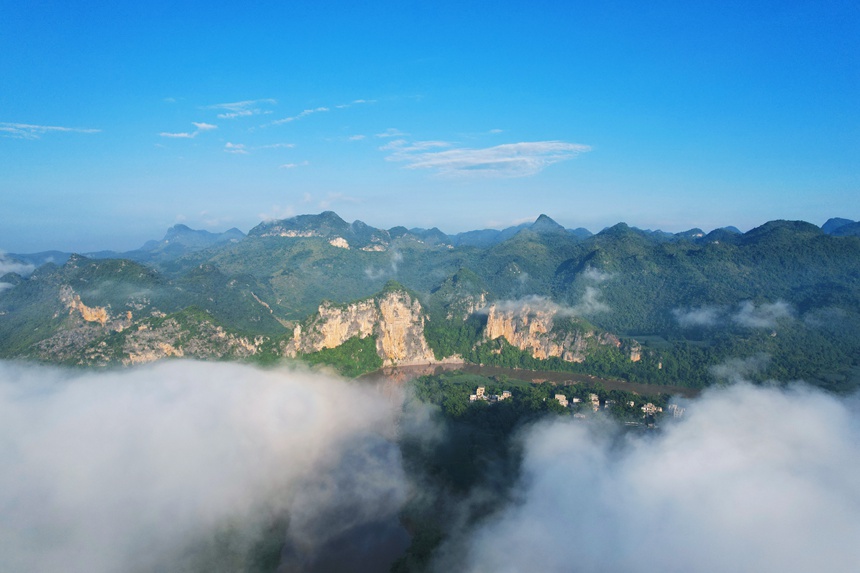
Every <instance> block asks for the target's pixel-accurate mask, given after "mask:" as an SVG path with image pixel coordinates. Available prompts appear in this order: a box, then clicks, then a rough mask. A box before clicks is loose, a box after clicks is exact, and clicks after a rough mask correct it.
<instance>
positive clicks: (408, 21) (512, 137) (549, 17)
mask: <svg viewBox="0 0 860 573" xmlns="http://www.w3.org/2000/svg"><path fill="white" fill-rule="evenodd" d="M117 4H120V5H117ZM367 4H368V5H365V3H354V2H325V1H322V2H313V3H311V2H302V3H297V2H264V3H256V4H255V5H254V6H253V7H246V6H240V5H235V4H229V5H228V4H225V5H223V6H221V5H217V4H216V5H213V4H212V3H210V2H196V3H195V2H163V3H161V2H147V3H133V4H132V3H116V2H68V1H67V2H38V1H30V2H13V1H11V0H0V14H2V18H0V78H2V79H0V213H2V216H0V248H2V249H4V250H7V251H12V252H30V251H37V250H43V249H49V248H58V249H63V250H73V251H88V250H97V249H129V248H134V247H137V246H139V245H140V244H142V243H143V242H144V241H145V240H148V239H152V238H160V237H161V236H162V235H163V234H164V232H165V230H166V229H167V228H168V227H169V226H171V225H173V224H176V223H179V222H181V223H185V224H187V225H189V226H191V227H192V228H206V229H209V230H213V231H220V230H226V229H228V228H230V227H234V226H235V227H238V228H239V229H241V230H243V231H247V230H248V229H250V228H251V227H252V226H254V225H255V224H257V223H258V222H259V221H260V220H262V219H265V218H281V217H286V216H291V215H295V214H301V213H316V212H319V211H322V210H325V209H331V210H334V211H336V212H338V213H339V214H340V215H341V216H342V217H344V218H345V219H347V220H350V221H351V220H354V219H361V220H363V221H365V222H366V223H368V224H370V225H373V226H377V227H391V226H394V225H406V226H410V227H411V226H422V227H430V226H438V227H440V228H441V229H442V230H444V231H447V232H458V231H464V230H468V229H477V228H486V227H497V228H499V227H504V226H508V225H511V224H515V223H518V222H522V221H523V220H527V219H534V218H536V217H537V216H538V215H539V214H540V213H547V214H548V215H550V216H551V217H553V218H554V219H556V220H557V221H559V222H560V223H562V224H564V225H565V226H568V227H579V226H584V227H587V228H589V229H591V230H592V231H598V230H600V229H601V228H603V227H605V226H607V225H612V224H615V223H617V222H619V221H625V222H627V223H629V224H631V225H634V226H638V227H641V228H662V229H664V230H669V231H680V230H684V229H687V228H691V227H702V228H704V229H706V230H710V229H712V228H715V227H719V226H724V225H736V226H738V227H740V228H742V229H748V228H751V227H754V226H757V225H759V224H761V223H764V222H765V221H768V220H772V219H780V218H783V219H804V220H807V221H810V222H813V223H816V224H821V223H823V222H824V221H825V220H826V219H827V218H829V217H831V216H842V217H847V218H851V219H855V220H856V219H860V201H858V197H860V193H858V191H860V105H858V102H860V34H858V30H860V7H858V4H857V3H856V2H848V1H845V2H840V1H832V2H831V1H826V0H825V1H814V2H813V1H810V2H786V1H782V2H749V1H747V2H720V3H699V2H660V1H656V2H648V3H644V2H638V1H636V2H624V1H621V2H606V3H593V2H590V3H582V2H534V1H532V2H503V1H496V2H470V3H465V4H464V3H461V2H456V3H455V2H435V3H424V2H408V1H399V2H370V3H367Z"/></svg>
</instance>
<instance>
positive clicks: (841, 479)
mask: <svg viewBox="0 0 860 573" xmlns="http://www.w3.org/2000/svg"><path fill="white" fill-rule="evenodd" d="M685 405H686V406H687V411H686V413H685V417H684V418H683V419H681V420H680V421H679V422H678V423H675V424H670V425H668V426H667V427H665V428H664V429H663V430H662V431H661V432H655V433H653V434H651V435H648V436H637V435H627V436H624V437H622V436H619V435H618V434H617V433H614V432H612V431H609V429H608V428H606V427H605V426H601V427H599V428H598V427H592V426H589V425H588V424H585V423H577V422H576V421H573V422H568V421H556V422H552V423H546V424H541V425H539V426H537V427H535V428H533V429H532V430H530V431H529V432H527V434H526V436H525V439H524V442H523V443H524V461H523V471H524V476H523V478H522V480H521V481H520V483H519V484H518V485H517V486H516V487H515V492H516V496H515V497H516V499H517V500H518V501H517V502H515V504H514V505H513V506H511V507H508V508H506V509H504V510H503V511H501V512H500V513H499V514H497V515H496V516H493V517H491V518H489V519H488V520H486V521H485V523H484V524H483V525H482V526H480V527H478V528H477V529H476V530H475V531H473V532H472V534H471V535H468V536H460V537H461V540H460V549H461V550H460V551H457V550H456V549H455V548H453V547H449V552H448V553H447V558H448V560H447V561H445V560H443V561H442V562H440V563H438V564H437V565H438V566H437V570H446V569H447V570H452V567H453V569H457V570H463V571H498V572H513V571H625V572H630V573H640V572H648V573H650V572H657V571H696V572H701V573H709V572H723V571H738V572H759V571H774V572H775V571H780V572H785V573H796V572H808V571H828V572H837V573H849V572H853V571H856V570H857V566H858V563H860V544H858V543H857V542H856V540H857V539H860V481H858V480H857V479H856V478H857V476H858V475H860V416H858V408H857V403H856V400H855V401H853V403H852V404H848V403H846V402H843V401H840V400H839V399H837V398H835V397H832V396H830V395H825V394H823V393H821V392H817V391H813V390H810V389H808V388H805V387H802V386H795V387H791V388H789V389H787V390H777V389H773V388H769V389H765V388H756V387H752V386H748V385H738V386H734V387H731V388H728V389H721V390H712V391H709V392H706V393H705V394H704V395H703V396H702V397H701V398H700V399H699V400H697V401H695V402H690V403H687V404H685Z"/></svg>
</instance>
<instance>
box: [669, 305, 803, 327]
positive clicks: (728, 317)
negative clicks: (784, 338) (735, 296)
mask: <svg viewBox="0 0 860 573" xmlns="http://www.w3.org/2000/svg"><path fill="white" fill-rule="evenodd" d="M672 314H673V315H674V316H675V320H677V321H678V324H679V325H680V326H682V327H685V328H687V327H696V326H719V325H722V324H725V323H727V322H734V323H735V324H738V325H740V326H743V327H746V328H774V327H775V326H776V325H777V322H779V321H780V320H782V319H785V318H791V317H792V316H793V315H794V310H793V309H792V307H791V305H790V304H788V303H787V302H785V301H782V300H778V301H776V302H774V303H767V302H766V303H762V304H760V305H756V304H755V303H753V302H752V301H749V300H746V301H743V302H740V303H738V305H737V310H735V311H732V309H731V308H730V307H726V306H701V307H693V308H688V309H681V308H676V309H673V310H672Z"/></svg>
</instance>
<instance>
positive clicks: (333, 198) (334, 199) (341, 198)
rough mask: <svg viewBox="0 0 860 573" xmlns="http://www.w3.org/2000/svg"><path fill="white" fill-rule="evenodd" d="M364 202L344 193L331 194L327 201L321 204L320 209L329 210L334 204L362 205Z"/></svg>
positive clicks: (328, 195)
mask: <svg viewBox="0 0 860 573" xmlns="http://www.w3.org/2000/svg"><path fill="white" fill-rule="evenodd" d="M361 202H362V200H361V199H359V198H358V197H352V196H350V195H346V194H344V193H329V194H327V195H326V196H325V199H323V200H322V201H320V202H319V207H320V209H328V208H329V207H331V206H332V204H333V203H353V204H354V203H361Z"/></svg>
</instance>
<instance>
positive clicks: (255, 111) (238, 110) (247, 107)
mask: <svg viewBox="0 0 860 573" xmlns="http://www.w3.org/2000/svg"><path fill="white" fill-rule="evenodd" d="M276 103H278V102H277V100H274V99H250V100H245V101H235V102H230V103H216V104H214V105H210V106H206V108H205V109H215V110H219V109H220V110H224V112H223V113H219V114H218V117H219V118H220V119H236V118H238V117H248V116H252V115H267V114H270V113H273V112H272V111H271V110H268V109H263V108H261V107H260V104H267V105H274V104H276Z"/></svg>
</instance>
